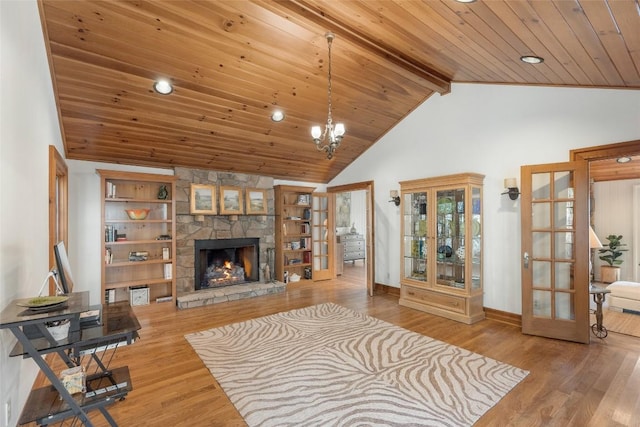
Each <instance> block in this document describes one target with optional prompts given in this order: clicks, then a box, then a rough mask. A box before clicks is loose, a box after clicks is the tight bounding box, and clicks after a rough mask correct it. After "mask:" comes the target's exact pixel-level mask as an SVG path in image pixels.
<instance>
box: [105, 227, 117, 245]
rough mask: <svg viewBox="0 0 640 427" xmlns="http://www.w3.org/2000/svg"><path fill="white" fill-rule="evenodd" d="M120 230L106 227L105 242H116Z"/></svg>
mask: <svg viewBox="0 0 640 427" xmlns="http://www.w3.org/2000/svg"><path fill="white" fill-rule="evenodd" d="M117 234H118V230H116V229H115V227H114V226H113V225H105V227H104V241H105V242H115V241H116V236H117Z"/></svg>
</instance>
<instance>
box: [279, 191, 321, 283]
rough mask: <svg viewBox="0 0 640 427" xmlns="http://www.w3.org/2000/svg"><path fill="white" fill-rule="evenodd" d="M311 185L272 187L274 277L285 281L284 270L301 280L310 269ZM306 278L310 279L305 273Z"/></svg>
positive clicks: (311, 251)
mask: <svg viewBox="0 0 640 427" xmlns="http://www.w3.org/2000/svg"><path fill="white" fill-rule="evenodd" d="M313 190H315V188H313V187H300V186H290V185H276V186H275V187H274V196H275V212H276V226H275V227H276V230H275V231H276V232H275V240H276V262H275V269H276V271H275V274H276V276H275V277H276V279H277V280H281V281H283V282H285V281H286V280H285V272H287V274H288V277H289V278H290V277H291V275H292V274H294V273H295V274H297V275H299V276H300V278H301V280H305V269H306V270H307V271H308V272H310V271H311V263H312V260H313V245H312V225H313V224H312V206H311V203H312V194H311V193H313ZM306 278H307V279H308V278H310V277H309V274H307V276H306Z"/></svg>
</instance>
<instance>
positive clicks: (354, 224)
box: [351, 222, 357, 234]
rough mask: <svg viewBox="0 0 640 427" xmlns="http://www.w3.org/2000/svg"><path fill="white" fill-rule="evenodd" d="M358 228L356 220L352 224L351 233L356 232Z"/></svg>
mask: <svg viewBox="0 0 640 427" xmlns="http://www.w3.org/2000/svg"><path fill="white" fill-rule="evenodd" d="M356 233H357V230H356V223H355V222H354V223H353V224H351V234H356Z"/></svg>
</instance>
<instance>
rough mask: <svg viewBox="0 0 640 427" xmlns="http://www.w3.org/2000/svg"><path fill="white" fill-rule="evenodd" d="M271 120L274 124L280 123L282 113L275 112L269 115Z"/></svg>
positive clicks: (282, 118)
mask: <svg viewBox="0 0 640 427" xmlns="http://www.w3.org/2000/svg"><path fill="white" fill-rule="evenodd" d="M271 120H273V121H274V122H281V121H283V120H284V113H283V112H282V111H280V110H276V111H274V112H273V113H271Z"/></svg>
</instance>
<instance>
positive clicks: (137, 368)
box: [37, 263, 640, 427]
mask: <svg viewBox="0 0 640 427" xmlns="http://www.w3.org/2000/svg"><path fill="white" fill-rule="evenodd" d="M344 270H345V271H344V274H343V276H341V277H340V278H339V279H337V280H331V281H325V282H317V283H310V284H290V285H289V287H288V289H287V291H286V292H285V293H281V294H277V295H269V296H265V297H259V298H253V299H245V300H240V301H235V302H229V303H223V304H215V305H210V306H206V307H201V308H193V309H188V310H181V311H179V310H177V309H176V308H175V307H174V306H173V305H172V304H152V305H149V306H143V307H135V312H136V314H137V316H138V318H139V320H140V323H141V325H142V330H141V331H140V339H139V340H138V341H137V342H136V343H135V344H133V345H131V346H128V347H124V348H121V349H119V350H118V352H117V353H116V355H115V358H114V360H113V361H112V364H111V366H113V367H116V366H121V365H128V366H129V369H130V372H131V377H132V382H133V387H134V389H133V391H132V392H131V393H130V394H129V396H128V397H127V399H126V400H124V401H121V402H117V403H116V404H115V405H113V406H111V409H110V413H111V414H112V415H113V417H114V418H115V420H116V421H117V422H118V424H119V425H120V426H160V425H163V426H174V427H177V426H244V425H245V423H244V422H243V420H242V418H241V417H240V415H239V414H238V413H237V412H236V410H235V408H234V407H233V405H232V404H231V403H230V402H229V400H228V399H227V397H226V395H225V394H224V392H223V391H222V390H221V389H220V387H219V386H218V384H217V383H216V381H215V379H214V378H213V377H212V376H211V374H210V373H209V372H208V370H207V369H206V368H205V367H204V365H203V364H202V362H201V361H200V359H199V358H198V356H197V355H196V354H195V352H194V351H193V350H192V348H191V346H190V345H189V344H188V343H187V341H186V340H185V339H184V335H185V334H188V333H191V332H196V331H200V330H204V329H209V328H214V327H217V326H221V325H225V324H228V323H233V322H240V321H244V320H247V319H251V318H256V317H260V316H265V315H269V314H273V313H277V312H281V311H287V310H291V309H295V308H300V307H305V306H309V305H313V304H318V303H322V302H327V301H331V302H334V303H336V304H340V305H342V306H345V307H348V308H351V309H354V310H357V311H360V312H363V313H366V314H368V315H371V316H373V317H377V318H379V319H382V320H385V321H387V322H390V323H393V324H395V325H398V326H401V327H404V328H406V329H409V330H412V331H415V332H419V333H421V334H424V335H428V336H430V337H433V338H436V339H439V340H442V341H445V342H447V343H449V344H453V345H456V346H459V347H463V348H466V349H468V350H471V351H474V352H477V353H480V354H482V355H485V356H487V357H491V358H494V359H497V360H499V361H502V362H505V363H509V364H512V365H514V366H517V367H520V368H523V369H526V370H528V371H530V374H529V376H528V377H527V378H526V379H525V380H524V381H523V382H522V383H520V384H519V385H518V386H516V388H515V389H514V390H512V391H511V392H510V393H509V394H507V396H505V397H504V399H502V400H501V401H500V402H499V403H498V404H497V405H496V406H495V407H494V408H492V409H491V410H490V411H489V412H487V413H486V414H485V415H484V416H483V417H482V418H481V419H480V420H479V421H478V422H477V424H476V425H477V426H598V427H600V426H640V393H638V390H640V339H638V338H633V337H629V336H626V335H621V334H616V333H610V334H609V336H608V337H607V338H606V339H605V340H600V339H598V338H595V337H593V338H592V342H591V344H590V345H583V344H574V343H569V342H563V341H556V340H550V339H546V338H539V337H534V336H528V335H523V334H522V333H521V332H520V329H519V328H517V327H514V326H511V325H507V324H504V323H500V322H497V321H494V320H484V321H481V322H478V323H476V324H474V325H465V324H462V323H458V322H454V321H451V320H448V319H444V318H440V317H436V316H433V315H429V314H426V313H422V312H420V311H417V310H413V309H410V308H406V307H401V306H399V305H398V301H397V297H393V296H389V295H376V296H374V297H368V296H367V295H366V287H365V284H364V268H363V267H362V263H356V264H355V265H352V264H350V263H347V264H345V269H344ZM41 381H42V379H41V378H39V379H38V381H37V383H39V382H41ZM90 415H91V419H92V421H93V422H95V425H96V426H105V425H107V423H106V421H105V420H104V418H103V417H102V416H101V415H100V413H99V412H95V411H94V412H91V413H90Z"/></svg>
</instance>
